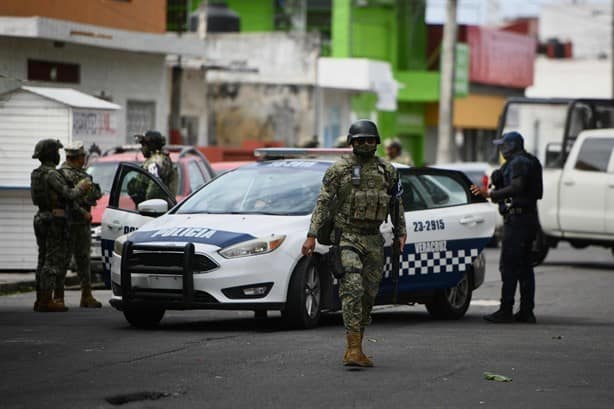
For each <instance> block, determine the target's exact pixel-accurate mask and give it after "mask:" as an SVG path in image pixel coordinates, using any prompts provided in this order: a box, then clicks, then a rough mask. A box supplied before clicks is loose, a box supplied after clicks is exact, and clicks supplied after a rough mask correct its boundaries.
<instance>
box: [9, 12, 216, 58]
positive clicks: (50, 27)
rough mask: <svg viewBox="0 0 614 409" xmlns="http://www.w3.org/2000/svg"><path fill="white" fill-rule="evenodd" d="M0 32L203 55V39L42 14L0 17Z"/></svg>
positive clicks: (53, 39) (168, 52)
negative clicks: (94, 23) (117, 27)
mask: <svg viewBox="0 0 614 409" xmlns="http://www.w3.org/2000/svg"><path fill="white" fill-rule="evenodd" d="M0 36H4V37H21V38H37V39H46V40H52V41H63V42H67V43H74V44H82V45H89V46H92V47H103V48H110V49H115V50H124V51H134V52H143V53H151V54H180V55H193V56H203V55H205V46H204V41H203V40H201V39H200V38H194V37H185V38H184V37H180V36H178V35H177V34H174V33H166V34H152V33H143V32H139V31H128V30H119V29H115V28H108V27H102V26H95V25H92V24H83V23H75V22H73V21H67V20H59V19H54V18H46V17H0Z"/></svg>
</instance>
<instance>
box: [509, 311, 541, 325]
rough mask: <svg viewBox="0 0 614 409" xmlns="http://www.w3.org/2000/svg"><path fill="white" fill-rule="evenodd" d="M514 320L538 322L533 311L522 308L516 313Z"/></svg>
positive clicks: (528, 322)
mask: <svg viewBox="0 0 614 409" xmlns="http://www.w3.org/2000/svg"><path fill="white" fill-rule="evenodd" d="M514 321H516V322H524V323H525V324H537V319H536V318H535V314H533V311H523V310H522V308H521V309H520V311H518V312H517V313H516V314H514Z"/></svg>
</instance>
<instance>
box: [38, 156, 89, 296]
mask: <svg viewBox="0 0 614 409" xmlns="http://www.w3.org/2000/svg"><path fill="white" fill-rule="evenodd" d="M30 180H31V192H32V201H33V203H34V204H35V205H37V206H38V208H39V210H38V212H37V213H36V215H35V216H34V231H35V233H36V239H37V243H38V244H39V256H38V265H37V275H38V284H37V289H38V290H40V291H52V290H53V289H54V288H55V285H56V279H57V277H62V276H64V275H65V274H66V272H65V270H66V258H67V252H66V242H67V240H68V234H67V233H68V231H67V225H66V213H65V208H66V207H65V205H66V201H73V200H75V199H77V198H79V197H81V196H83V192H84V190H85V189H84V188H83V185H82V184H79V185H77V186H76V187H74V188H72V189H71V188H70V187H69V186H68V184H67V183H66V180H65V179H64V178H63V176H62V175H61V174H60V173H59V172H58V171H57V170H56V169H55V166H54V164H53V163H50V162H44V163H43V164H42V165H41V166H39V167H38V168H36V169H35V170H34V171H33V172H32V174H31V179H30ZM43 254H44V255H43Z"/></svg>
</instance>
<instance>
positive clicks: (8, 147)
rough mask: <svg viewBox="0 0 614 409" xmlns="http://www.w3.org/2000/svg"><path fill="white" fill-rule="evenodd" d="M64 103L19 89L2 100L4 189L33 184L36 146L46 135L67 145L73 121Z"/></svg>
mask: <svg viewBox="0 0 614 409" xmlns="http://www.w3.org/2000/svg"><path fill="white" fill-rule="evenodd" d="M69 111H70V109H69V108H68V107H66V106H65V105H63V104H60V103H58V102H55V101H51V100H49V99H46V98H43V97H40V96H38V95H34V94H32V93H29V92H25V91H18V92H15V93H12V94H9V95H5V96H4V99H3V100H0V188H4V187H7V186H10V187H23V188H29V187H30V172H31V171H32V169H34V168H36V167H37V166H38V165H40V162H39V161H38V160H36V159H32V153H33V152H34V145H36V143H37V142H38V141H39V140H41V139H46V138H53V139H59V140H60V141H62V143H64V144H66V143H67V142H68V139H69V135H70V130H71V127H72V123H71V122H70V115H69Z"/></svg>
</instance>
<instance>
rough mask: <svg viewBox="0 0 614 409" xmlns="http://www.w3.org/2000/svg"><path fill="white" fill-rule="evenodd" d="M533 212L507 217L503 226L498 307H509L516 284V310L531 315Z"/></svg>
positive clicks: (532, 302)
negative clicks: (518, 307) (518, 303)
mask: <svg viewBox="0 0 614 409" xmlns="http://www.w3.org/2000/svg"><path fill="white" fill-rule="evenodd" d="M538 226H539V224H538V220H537V214H536V213H530V214H519V215H507V216H506V217H505V224H504V226H503V243H502V247H501V259H500V262H499V269H500V271H501V281H502V282H503V287H502V289H501V307H503V308H510V309H511V308H512V307H513V306H514V297H515V295H516V286H517V284H518V283H519V284H520V309H521V310H522V311H523V312H532V311H533V308H534V307H535V273H534V271H533V265H532V263H531V247H532V245H533V241H534V240H535V235H536V234H537V229H538Z"/></svg>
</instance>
